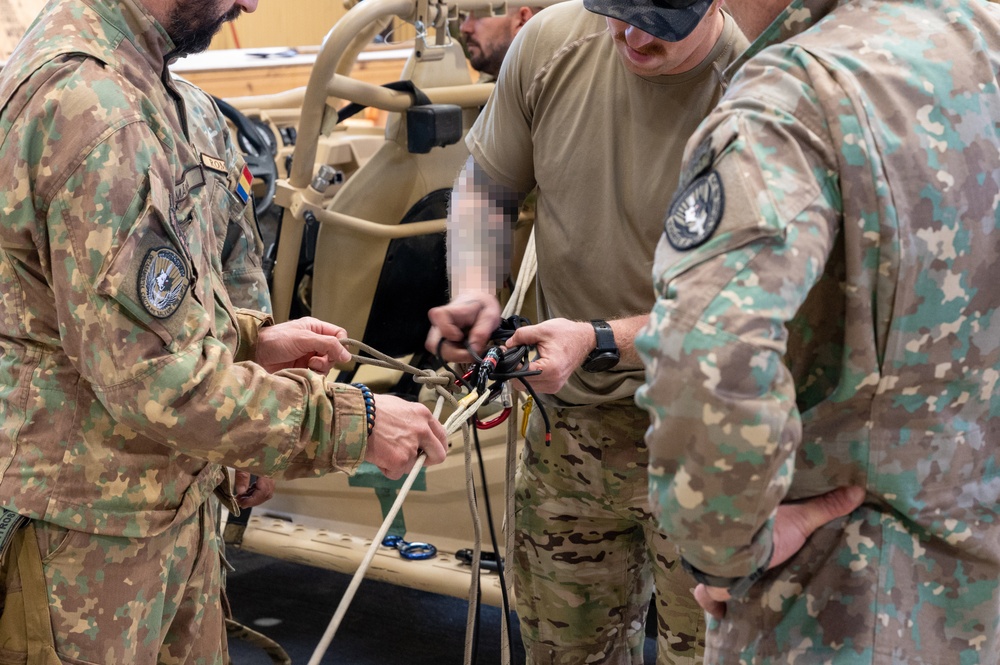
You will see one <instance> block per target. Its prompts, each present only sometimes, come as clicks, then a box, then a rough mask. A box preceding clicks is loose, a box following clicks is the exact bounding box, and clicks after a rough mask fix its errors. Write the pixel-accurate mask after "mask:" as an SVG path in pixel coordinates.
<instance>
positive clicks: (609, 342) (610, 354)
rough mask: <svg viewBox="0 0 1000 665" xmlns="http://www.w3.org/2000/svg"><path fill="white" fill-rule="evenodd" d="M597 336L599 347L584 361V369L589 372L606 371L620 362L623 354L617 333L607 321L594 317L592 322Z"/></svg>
mask: <svg viewBox="0 0 1000 665" xmlns="http://www.w3.org/2000/svg"><path fill="white" fill-rule="evenodd" d="M590 325H592V326H594V335H596V336H597V348H595V349H594V350H593V351H591V352H590V355H589V356H587V359H586V360H584V361H583V369H585V370H586V371H588V372H604V371H606V370H609V369H611V368H612V367H614V366H615V365H617V364H618V361H619V360H620V359H621V354H620V353H619V352H618V345H617V344H615V334H614V332H613V331H612V330H611V326H609V325H608V322H607V321H602V320H600V319H594V320H593V321H591V322H590Z"/></svg>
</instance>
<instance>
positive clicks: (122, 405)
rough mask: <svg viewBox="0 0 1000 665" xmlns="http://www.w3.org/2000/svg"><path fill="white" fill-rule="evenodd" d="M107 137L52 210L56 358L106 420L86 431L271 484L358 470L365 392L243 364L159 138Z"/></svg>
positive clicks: (113, 130) (136, 126) (146, 132)
mask: <svg viewBox="0 0 1000 665" xmlns="http://www.w3.org/2000/svg"><path fill="white" fill-rule="evenodd" d="M84 101H85V100H84ZM100 103H106V102H105V100H101V101H100V102H99V103H98V107H99V104H100ZM82 106H83V107H84V108H87V106H86V104H83V105H82ZM98 124H99V125H100V123H98ZM101 126H105V127H107V129H105V130H103V131H102V134H101V135H100V136H99V137H97V138H96V139H95V140H94V141H93V143H92V144H91V145H88V146H84V147H83V149H82V150H81V151H80V152H79V153H77V154H79V155H83V157H82V158H79V163H77V164H76V165H72V164H70V165H67V167H66V169H65V170H63V171H61V173H62V175H61V176H60V177H61V178H63V179H64V180H63V181H61V184H60V186H57V187H52V186H51V185H49V189H50V190H51V191H52V192H54V194H53V195H52V196H51V199H50V200H49V202H48V204H47V205H46V206H45V209H46V211H47V213H46V214H47V227H46V228H47V233H48V248H49V255H50V256H49V265H50V266H51V271H52V275H51V283H52V288H53V291H54V294H53V295H54V306H55V308H56V316H57V318H58V321H59V337H60V343H61V346H62V350H63V352H65V353H66V354H67V355H68V356H69V358H70V360H71V362H72V363H73V364H74V366H75V367H76V368H77V370H78V372H79V373H80V375H81V376H82V378H83V379H84V380H85V381H86V382H87V383H88V384H89V385H90V388H91V389H92V390H93V391H94V393H95V395H96V396H97V398H98V400H99V401H100V402H101V404H102V405H103V406H104V407H105V409H106V410H107V413H106V414H101V413H92V414H91V416H90V419H89V420H88V422H85V423H81V426H82V427H83V428H85V429H87V430H89V431H96V432H99V431H101V430H102V429H109V430H114V431H116V432H122V431H127V430H132V431H134V432H138V433H140V434H141V435H143V436H146V437H149V438H150V439H153V440H155V441H158V442H161V443H163V444H165V445H168V446H171V447H173V448H175V449H177V450H178V451H180V452H182V453H185V454H187V455H190V456H192V457H196V458H201V459H206V460H209V461H211V462H217V463H220V464H225V465H228V466H234V467H238V468H244V469H248V470H254V471H256V472H259V473H261V474H266V475H284V476H286V477H298V476H308V475H319V474H322V473H325V472H328V471H330V470H334V469H342V470H352V469H354V468H355V467H356V466H357V464H358V463H359V462H360V460H361V459H362V458H363V455H364V448H365V444H366V436H365V431H366V430H365V409H364V404H363V401H362V399H361V397H360V394H359V393H358V391H356V390H355V389H353V388H350V387H346V386H333V385H328V384H327V382H326V380H325V377H324V376H322V375H318V374H315V373H313V372H309V371H301V370H287V371H282V372H279V373H277V374H273V375H272V374H268V373H267V372H266V371H264V370H263V368H261V367H259V366H257V365H255V364H253V363H249V362H244V363H237V362H235V360H234V357H233V350H234V349H235V348H236V343H235V342H236V332H235V331H236V325H237V324H236V321H235V320H234V313H233V310H232V307H231V305H229V303H228V299H227V297H226V295H225V294H224V293H221V292H220V291H221V290H222V289H220V287H219V281H218V279H217V278H216V277H214V276H213V272H214V271H215V270H217V268H214V267H213V265H212V262H211V259H210V257H211V256H212V249H211V248H207V247H206V243H209V242H214V240H213V239H212V236H211V234H209V233H207V232H206V231H205V229H204V228H203V227H205V226H206V224H204V223H203V222H202V221H200V220H199V217H201V216H204V215H207V214H210V213H208V212H206V211H205V210H179V209H175V208H174V206H173V205H172V201H171V193H172V192H173V189H172V185H173V180H172V176H171V173H172V172H171V169H170V166H169V164H168V160H167V158H166V157H165V155H164V154H163V152H162V147H161V145H160V141H159V138H158V136H157V135H156V133H155V132H154V130H153V129H152V128H151V127H149V126H147V125H146V124H145V123H143V122H140V121H138V120H137V119H131V120H126V121H122V122H121V123H117V124H115V125H112V126H108V125H107V123H106V122H105V123H104V124H103V125H101ZM55 152H58V151H55ZM53 159H54V160H60V159H65V158H64V157H54V158H53ZM57 172H58V171H57ZM39 178H40V179H41V180H45V179H46V178H45V177H43V176H41V175H40V176H39ZM203 198H204V199H205V200H211V197H203ZM202 205H205V204H202ZM161 276H162V277H163V285H160V284H159V283H157V284H154V283H153V280H157V279H159V278H160V277H161ZM161 286H162V288H160V287H161ZM151 294H156V298H157V302H155V303H151V302H149V300H150V298H152V297H153V296H152V295H151ZM123 428H124V429H123Z"/></svg>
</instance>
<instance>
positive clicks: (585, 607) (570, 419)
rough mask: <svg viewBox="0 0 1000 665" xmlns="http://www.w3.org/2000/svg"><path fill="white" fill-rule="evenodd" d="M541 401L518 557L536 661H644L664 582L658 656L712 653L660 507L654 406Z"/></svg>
mask: <svg viewBox="0 0 1000 665" xmlns="http://www.w3.org/2000/svg"><path fill="white" fill-rule="evenodd" d="M548 414H549V418H550V421H551V423H552V443H551V445H549V446H546V445H545V443H544V424H543V422H542V419H541V417H539V414H538V410H537V408H536V409H535V411H534V412H533V413H532V415H531V417H530V419H529V423H528V434H527V441H526V443H525V448H524V452H523V454H522V457H521V464H520V467H519V469H518V476H517V487H516V508H515V510H516V513H515V520H514V522H515V552H514V562H513V569H514V575H515V589H516V596H517V611H518V614H519V617H520V622H521V633H522V638H523V640H524V644H525V651H526V652H527V654H528V663H529V664H535V665H543V664H552V665H575V664H577V663H580V664H583V663H586V664H587V665H599V664H608V665H612V664H613V665H625V664H630V663H631V664H638V665H641V664H642V662H643V655H642V649H643V642H644V639H645V620H646V614H647V612H648V609H649V602H650V596H651V594H652V591H653V587H654V586H655V588H656V613H657V623H658V626H657V627H658V638H657V649H658V659H657V663H659V664H661V665H665V664H667V663H671V664H685V665H687V664H694V663H701V662H702V656H703V652H704V648H705V622H704V614H703V612H702V611H701V608H700V607H698V604H697V603H696V602H695V600H694V597H693V596H692V590H693V587H694V581H693V580H692V579H691V578H690V577H689V576H688V575H687V573H685V572H684V571H683V569H682V568H681V566H680V563H679V561H678V558H677V554H676V552H675V550H674V547H673V546H672V545H671V544H670V543H669V542H668V541H667V539H666V538H665V537H664V536H663V534H662V533H661V532H660V531H659V529H658V528H657V526H656V520H655V518H654V517H653V516H652V514H651V512H650V510H649V499H648V496H647V480H646V466H647V461H648V453H647V451H646V445H645V442H644V440H643V434H644V433H645V431H646V427H647V425H648V419H647V416H646V413H645V412H644V411H642V410H640V409H639V408H638V407H636V406H635V404H634V403H633V401H632V400H631V399H627V400H619V401H616V402H611V403H607V404H601V405H596V406H589V407H576V408H571V409H555V408H551V407H548Z"/></svg>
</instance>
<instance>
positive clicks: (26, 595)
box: [0, 502, 228, 665]
mask: <svg viewBox="0 0 1000 665" xmlns="http://www.w3.org/2000/svg"><path fill="white" fill-rule="evenodd" d="M213 505H214V502H208V503H206V504H205V505H203V506H202V507H201V509H200V511H199V512H197V513H195V514H194V515H192V516H191V517H190V518H188V519H187V520H186V521H184V522H183V523H181V524H177V525H174V526H172V527H171V528H169V529H168V530H167V531H165V532H164V533H162V534H160V535H158V536H154V537H150V538H142V539H135V538H122V537H112V536H95V535H91V534H88V533H84V532H82V531H69V530H66V529H63V528H61V527H57V526H54V525H52V524H47V523H45V522H34V523H33V527H34V528H33V529H27V530H23V531H22V532H21V533H20V534H18V536H15V538H18V537H20V538H21V539H22V541H24V540H25V537H24V536H25V534H27V535H32V534H33V535H34V536H35V541H36V542H37V548H38V549H37V551H36V550H35V549H34V547H32V546H33V544H34V543H25V542H21V543H18V542H17V541H16V540H15V542H14V545H15V546H14V547H12V552H11V553H10V554H8V557H7V561H6V563H5V565H4V577H3V579H4V580H5V582H6V589H5V594H4V595H5V600H6V603H5V607H4V610H3V615H2V616H0V663H25V662H26V660H25V658H26V653H30V652H36V653H37V652H39V650H41V651H44V652H45V653H46V654H49V656H48V658H47V659H45V658H43V659H41V660H38V659H37V658H36V659H35V660H34V661H32V660H31V659H29V660H28V661H27V662H29V663H33V662H39V663H45V665H50V664H52V665H54V664H55V663H57V662H63V663H74V664H79V665H87V664H89V663H93V664H95V665H106V664H109V663H115V664H124V663H128V664H129V665H153V664H155V663H161V664H163V665H180V664H182V663H184V664H191V665H195V664H199V665H215V664H219V663H224V662H226V661H227V660H228V658H227V657H226V655H225V654H226V629H225V623H224V622H225V617H224V613H223V610H222V602H221V599H220V587H221V565H220V556H219V537H218V520H217V518H216V512H215V510H214V508H213ZM21 548H27V549H28V551H29V552H31V553H32V554H33V555H34V556H35V557H36V558H35V562H34V563H32V561H31V560H30V558H28V557H26V556H25V555H23V553H22V555H21V556H15V555H14V550H18V549H21ZM39 557H40V562H39ZM39 563H40V565H38V564H39ZM32 589H34V590H35V592H34V593H32V592H31V591H30V590H32ZM46 592H47V598H44V599H41V598H39V597H38V596H42V595H46ZM39 601H42V602H39ZM46 605H47V607H46ZM33 608H34V609H33ZM38 608H41V612H38V611H37V609H38ZM46 610H47V611H46ZM33 616H34V617H35V619H36V620H35V621H32V619H31V617H33ZM46 619H48V621H49V622H51V625H50V626H41V627H40V626H39V625H38V624H39V623H44V622H45V620H46ZM40 635H41V636H42V637H41V638H39V636H40ZM39 639H42V640H48V641H51V642H52V643H53V645H54V649H55V654H58V661H56V660H53V657H52V651H51V648H52V647H51V646H44V645H42V646H40V645H39V644H38V640H39Z"/></svg>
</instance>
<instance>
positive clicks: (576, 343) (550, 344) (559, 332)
mask: <svg viewBox="0 0 1000 665" xmlns="http://www.w3.org/2000/svg"><path fill="white" fill-rule="evenodd" d="M596 344H597V339H596V338H595V337H594V327H593V326H592V325H591V324H590V323H589V322H587V321H570V320H569V319H549V320H548V321H543V322H542V323H539V324H537V325H533V326H524V327H523V328H518V329H517V331H516V332H515V333H514V334H513V335H511V337H510V339H508V340H507V343H506V344H505V346H506V347H507V348H513V347H515V346H534V347H535V350H536V351H537V352H538V356H539V357H538V358H537V359H536V360H533V361H532V362H531V365H530V366H528V367H527V368H526V369H528V370H532V371H534V370H541V372H542V373H541V374H538V375H536V376H532V377H529V378H528V382H529V383H531V387H532V388H533V389H534V390H535V392H538V393H544V394H548V395H551V394H553V393H556V392H559V390H560V389H561V388H562V387H563V386H564V385H566V381H567V380H568V379H569V377H570V375H571V374H572V373H573V371H574V370H576V368H577V367H579V366H580V365H581V364H583V361H584V360H586V358H587V355H588V354H589V353H590V352H591V351H592V350H593V349H594V346H595V345H596ZM512 385H513V386H514V387H515V388H517V387H519V386H520V383H514V384H512Z"/></svg>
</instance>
